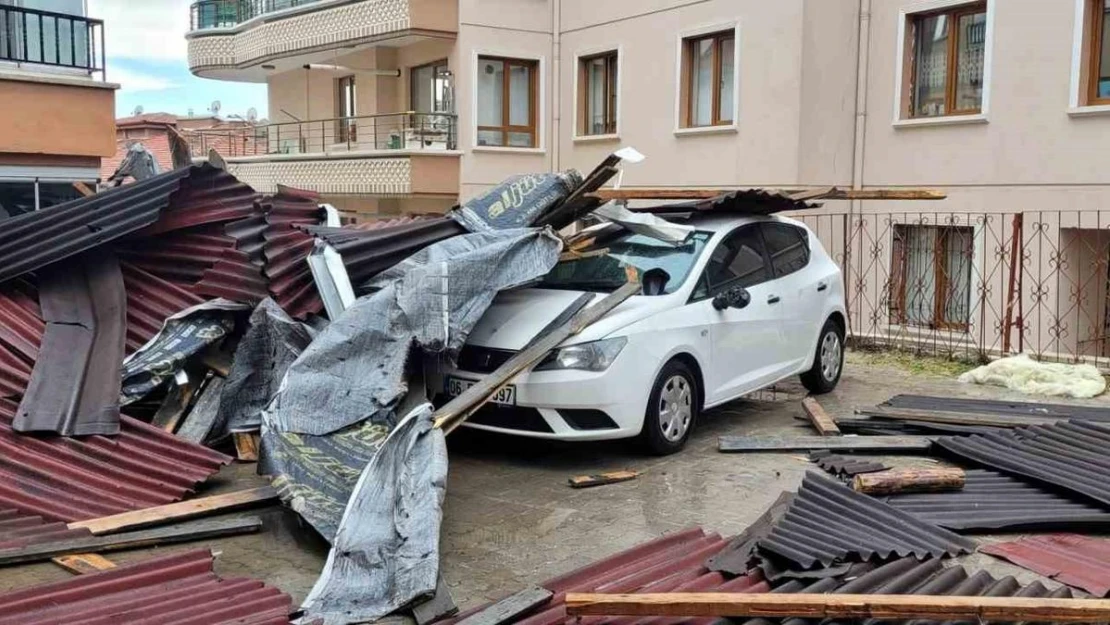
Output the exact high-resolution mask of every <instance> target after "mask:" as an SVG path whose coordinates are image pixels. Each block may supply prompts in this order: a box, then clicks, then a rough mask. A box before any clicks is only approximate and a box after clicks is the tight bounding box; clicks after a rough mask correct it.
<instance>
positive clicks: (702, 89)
mask: <svg viewBox="0 0 1110 625" xmlns="http://www.w3.org/2000/svg"><path fill="white" fill-rule="evenodd" d="M682 57H683V80H682V84H683V89H684V91H685V94H684V98H683V108H684V112H683V115H682V119H683V126H685V127H687V128H696V127H699V126H720V125H728V124H731V123H733V121H734V120H733V117H734V115H733V111H734V110H735V108H736V106H735V102H734V98H733V95H734V92H735V84H736V72H735V59H736V34H735V31H732V30H728V31H724V32H719V33H715V34H712V35H705V36H700V37H691V38H689V39H684V40H683V41H682Z"/></svg>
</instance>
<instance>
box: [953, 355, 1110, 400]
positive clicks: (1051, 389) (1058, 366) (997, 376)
mask: <svg viewBox="0 0 1110 625" xmlns="http://www.w3.org/2000/svg"><path fill="white" fill-rule="evenodd" d="M959 380H960V382H964V383H967V384H989V385H992V386H1003V387H1005V388H1008V389H1010V390H1014V391H1019V392H1021V393H1026V394H1029V395H1047V396H1052V397H1075V398H1077V399H1086V398H1090V397H1095V396H1098V395H1101V394H1102V393H1103V392H1104V391H1105V390H1106V379H1105V378H1103V377H1102V374H1100V373H1099V372H1098V369H1097V368H1095V367H1094V365H1066V364H1063V363H1055V362H1053V363H1049V362H1037V361H1036V360H1033V359H1032V358H1030V357H1029V355H1028V354H1020V355H1017V356H1012V357H1010V358H1001V359H999V360H996V361H994V362H992V363H990V364H988V365H983V366H982V367H979V368H977V369H972V370H971V371H968V372H967V373H965V374H963V375H961V376H960V378H959Z"/></svg>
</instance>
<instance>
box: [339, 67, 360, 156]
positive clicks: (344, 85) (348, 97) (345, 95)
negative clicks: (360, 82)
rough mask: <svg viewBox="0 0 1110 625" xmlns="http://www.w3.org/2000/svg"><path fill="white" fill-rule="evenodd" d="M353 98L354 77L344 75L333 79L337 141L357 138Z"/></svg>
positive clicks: (348, 141)
mask: <svg viewBox="0 0 1110 625" xmlns="http://www.w3.org/2000/svg"><path fill="white" fill-rule="evenodd" d="M357 104H358V103H357V101H356V99H355V77H354V76H346V77H344V78H340V79H339V80H337V81H335V116H336V118H337V119H336V120H335V139H336V142H337V143H352V142H354V141H357V140H358V122H357V121H356V120H355V118H354V117H355V115H356V113H355V111H356V110H357V107H356V105H357Z"/></svg>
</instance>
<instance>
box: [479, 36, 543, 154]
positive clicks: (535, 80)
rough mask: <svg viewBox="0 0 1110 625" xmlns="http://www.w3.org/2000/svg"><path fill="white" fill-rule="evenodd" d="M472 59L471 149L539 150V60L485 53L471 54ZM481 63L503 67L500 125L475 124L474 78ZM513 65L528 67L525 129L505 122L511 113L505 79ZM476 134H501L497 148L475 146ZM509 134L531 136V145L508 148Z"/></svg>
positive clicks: (509, 83) (508, 91)
mask: <svg viewBox="0 0 1110 625" xmlns="http://www.w3.org/2000/svg"><path fill="white" fill-rule="evenodd" d="M474 59H475V62H474V68H475V75H474V147H475V148H477V149H479V150H483V149H493V150H542V149H543V148H542V146H541V145H540V139H541V136H542V135H541V133H540V127H539V126H540V120H541V119H542V116H541V111H540V107H541V105H542V98H541V95H542V94H540V88H541V77H540V74H541V72H542V69H543V63H542V59H534V58H532V59H530V58H518V57H510V56H503V55H499V54H492V53H485V52H475V56H474ZM485 60H489V61H501V62H502V63H504V64H505V65H504V67H505V71H504V72H503V74H502V76H503V77H502V80H501V122H502V123H501V125H500V126H482V125H479V124H478V110H477V109H478V104H477V100H478V75H477V70H478V66H479V65H480V64H481V63H482V61H485ZM514 65H515V66H523V67H528V68H529V69H530V71H531V74H530V76H531V81H529V83H530V84H529V87H528V100H529V113H530V117H531V120H530V124H529V125H528V126H514V125H512V124H509V123H508V122H509V120H510V113H511V102H510V100H509V98H510V94H511V91H512V90H511V88H510V85H511V82H512V81H511V80H509V76H510V71H509V68H510V67H512V66H514ZM480 132H500V133H501V144H500V145H482V144H480V143H478V133H480ZM511 132H515V133H528V134H529V135H530V136H531V137H532V145H529V146H517V145H508V134H509V133H511Z"/></svg>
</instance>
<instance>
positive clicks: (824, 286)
mask: <svg viewBox="0 0 1110 625" xmlns="http://www.w3.org/2000/svg"><path fill="white" fill-rule="evenodd" d="M827 288H829V283H828V282H818V283H817V290H818V291H824V290H825V289H827Z"/></svg>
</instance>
